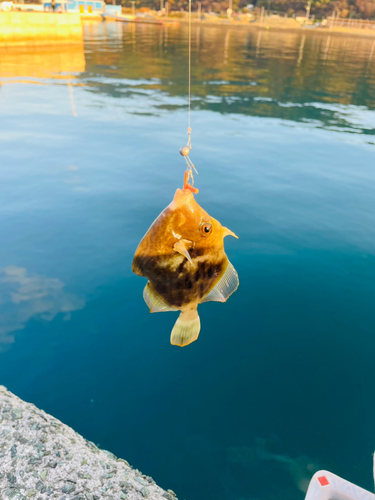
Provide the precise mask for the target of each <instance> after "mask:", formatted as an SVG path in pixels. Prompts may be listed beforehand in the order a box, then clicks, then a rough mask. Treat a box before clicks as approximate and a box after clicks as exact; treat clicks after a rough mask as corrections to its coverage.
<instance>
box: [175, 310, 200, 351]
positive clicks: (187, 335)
mask: <svg viewBox="0 0 375 500" xmlns="http://www.w3.org/2000/svg"><path fill="white" fill-rule="evenodd" d="M200 329H201V320H200V319H199V315H198V311H197V310H196V309H194V310H193V311H188V312H184V311H182V312H181V314H180V316H179V317H178V319H177V321H176V323H175V325H174V327H173V330H172V333H171V344H172V345H179V346H180V347H184V346H185V345H189V344H191V343H192V342H194V341H195V340H197V338H198V335H199V332H200Z"/></svg>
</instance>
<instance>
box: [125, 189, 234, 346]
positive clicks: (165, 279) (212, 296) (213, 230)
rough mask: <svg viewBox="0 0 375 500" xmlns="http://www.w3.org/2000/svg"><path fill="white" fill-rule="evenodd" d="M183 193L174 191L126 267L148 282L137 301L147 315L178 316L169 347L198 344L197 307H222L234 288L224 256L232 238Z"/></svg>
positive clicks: (186, 191)
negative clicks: (216, 304)
mask: <svg viewBox="0 0 375 500" xmlns="http://www.w3.org/2000/svg"><path fill="white" fill-rule="evenodd" d="M187 187H188V188H189V189H188V188H184V189H182V190H181V189H177V191H176V193H175V195H174V198H173V201H172V203H170V204H169V205H168V206H167V208H165V209H164V210H163V212H162V213H161V214H160V215H159V217H158V218H157V219H156V220H155V221H154V222H153V224H152V225H151V227H150V228H149V230H148V231H147V233H146V234H145V236H144V237H143V238H142V240H141V242H140V244H139V246H138V248H137V250H136V252H135V255H134V259H133V265H132V270H133V272H134V273H135V274H138V275H139V276H144V277H146V278H147V279H148V283H147V285H146V287H145V289H144V292H143V297H144V300H145V302H146V304H147V305H148V307H149V308H150V311H151V312H163V311H177V310H180V311H181V314H180V316H179V318H178V319H177V321H176V324H175V326H174V328H173V330H172V334H171V343H172V344H174V345H180V346H185V345H188V344H190V343H191V342H194V340H196V339H197V338H198V335H199V331H200V319H199V316H198V312H197V308H198V305H199V304H201V303H203V302H208V301H218V302H225V301H226V300H227V299H228V297H229V296H230V295H231V294H232V293H233V292H235V291H236V290H237V288H238V284H239V281H238V275H237V272H236V270H235V269H234V267H233V266H232V264H231V263H230V262H229V260H228V257H227V255H226V253H225V251H224V238H225V236H228V235H232V236H234V237H235V238H237V236H236V235H235V234H234V233H233V232H232V231H230V230H229V229H227V228H226V227H223V226H222V225H221V224H220V222H219V221H217V220H216V219H214V218H213V217H211V216H209V215H208V213H207V212H206V211H205V210H203V208H202V207H200V206H199V205H198V203H197V202H196V201H195V198H194V194H193V192H192V191H194V190H193V189H191V186H187Z"/></svg>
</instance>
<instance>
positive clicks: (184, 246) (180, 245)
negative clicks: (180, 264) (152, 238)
mask: <svg viewBox="0 0 375 500" xmlns="http://www.w3.org/2000/svg"><path fill="white" fill-rule="evenodd" d="M188 245H189V242H188V241H187V240H179V241H177V243H175V244H174V245H173V250H174V251H175V252H178V253H180V254H181V255H183V256H184V257H186V258H187V260H188V261H189V262H190V264H192V263H193V261H192V260H191V257H190V254H189V251H188Z"/></svg>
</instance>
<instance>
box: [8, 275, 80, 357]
mask: <svg viewBox="0 0 375 500" xmlns="http://www.w3.org/2000/svg"><path fill="white" fill-rule="evenodd" d="M64 287H65V285H64V283H63V282H62V281H60V280H59V279H56V278H48V277H47V276H42V275H38V274H30V273H28V272H27V270H26V269H24V268H22V267H16V266H8V267H6V268H5V269H3V270H2V271H1V272H0V350H3V349H4V346H6V345H9V344H12V343H13V342H14V335H10V334H11V333H13V332H15V331H17V330H22V329H23V328H25V326H26V324H27V322H28V321H29V320H30V319H31V318H33V317H35V316H37V317H39V318H40V319H42V320H44V321H52V320H53V319H54V318H55V316H56V315H57V314H59V313H63V314H64V318H63V319H64V320H66V321H69V320H70V318H71V313H72V312H73V311H77V310H78V309H82V308H83V307H84V305H85V303H84V302H83V301H82V300H81V299H79V298H78V297H77V296H76V295H74V294H70V293H67V292H66V291H65V290H64Z"/></svg>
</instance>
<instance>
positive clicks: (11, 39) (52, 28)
mask: <svg viewBox="0 0 375 500" xmlns="http://www.w3.org/2000/svg"><path fill="white" fill-rule="evenodd" d="M55 42H56V43H58V42H65V43H75V42H82V23H81V17H80V15H79V14H70V13H64V14H57V13H56V14H55V13H47V12H0V44H1V45H27V44H29V43H48V44H51V43H55Z"/></svg>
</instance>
